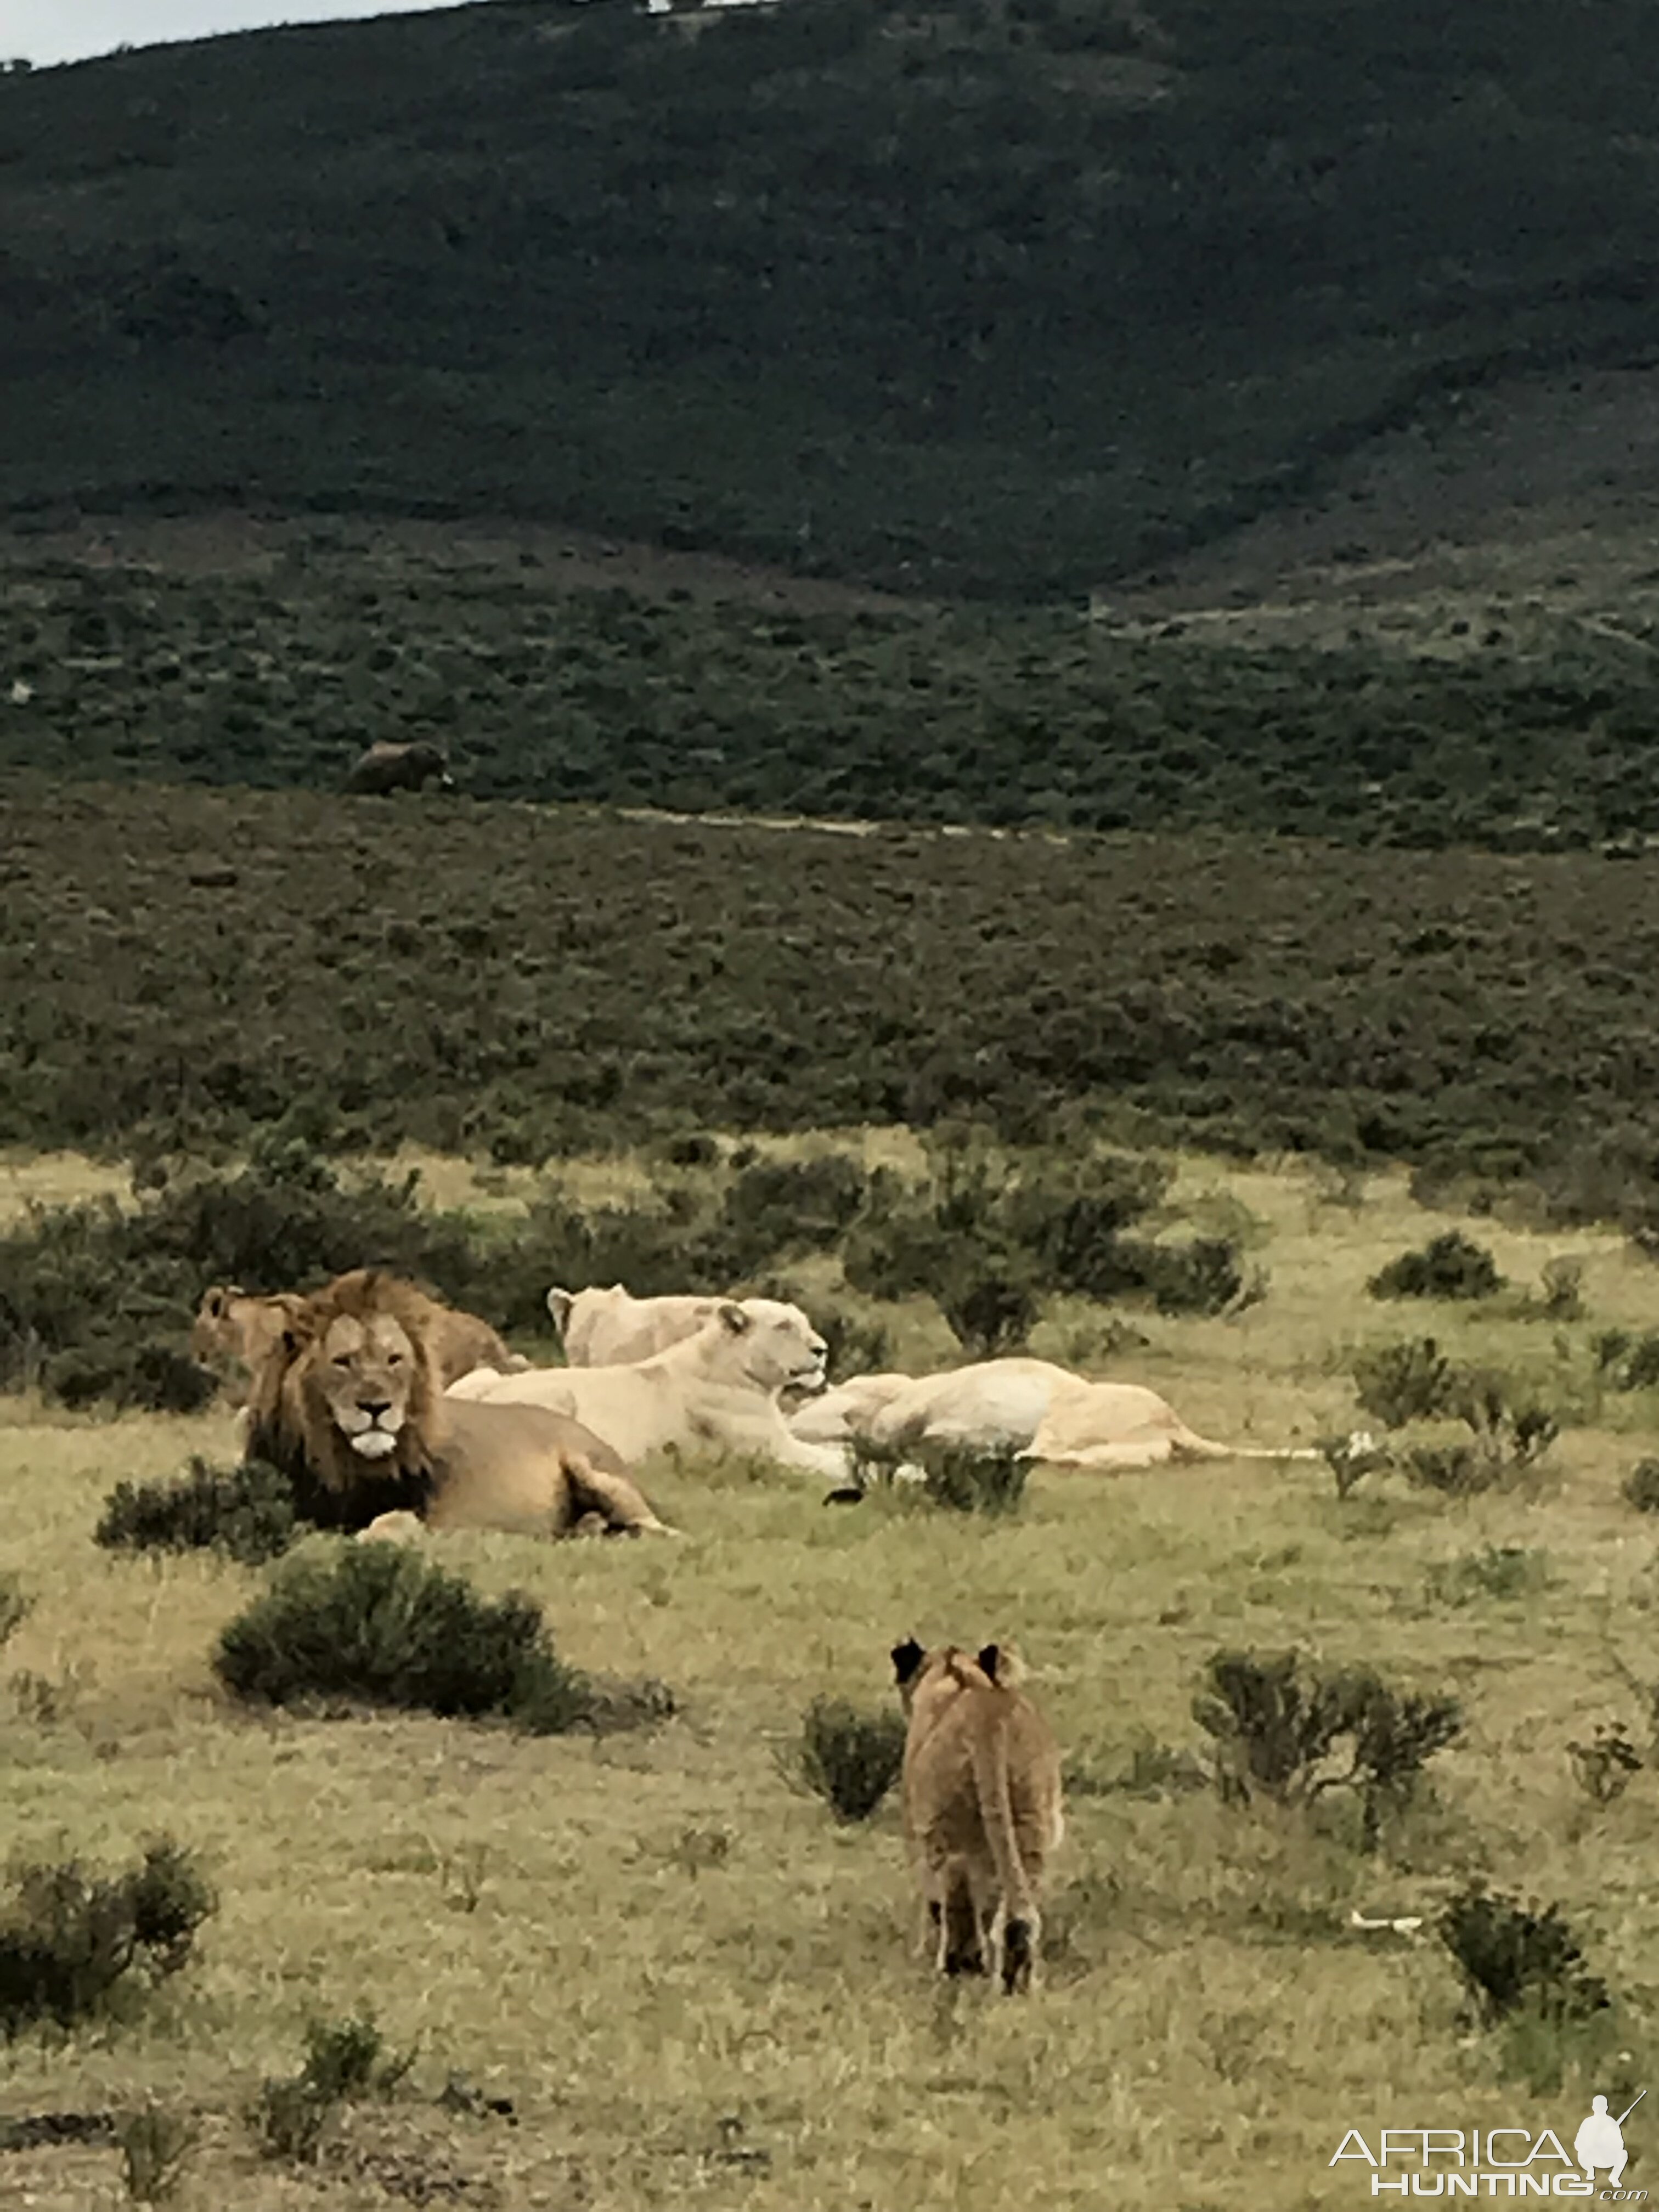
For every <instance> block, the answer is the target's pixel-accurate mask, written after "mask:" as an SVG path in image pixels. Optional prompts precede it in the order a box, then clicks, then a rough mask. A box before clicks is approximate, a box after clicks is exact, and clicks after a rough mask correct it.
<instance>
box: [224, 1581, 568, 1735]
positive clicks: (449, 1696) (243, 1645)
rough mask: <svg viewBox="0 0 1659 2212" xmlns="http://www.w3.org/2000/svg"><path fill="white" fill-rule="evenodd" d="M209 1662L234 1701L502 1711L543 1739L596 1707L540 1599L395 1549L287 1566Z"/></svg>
mask: <svg viewBox="0 0 1659 2212" xmlns="http://www.w3.org/2000/svg"><path fill="white" fill-rule="evenodd" d="M214 1666H215V1668H216V1672H217V1674H218V1675H219V1678H220V1680H222V1682H223V1683H224V1684H225V1686H227V1688H228V1689H229V1690H231V1691H232V1692H234V1694H235V1695H236V1696H237V1697H239V1698H244V1699H250V1700H254V1701H259V1702H263V1703H265V1704H270V1705H292V1704H294V1703H295V1702H296V1701H311V1700H318V1699H320V1700H323V1701H330V1700H348V1701H353V1702H359V1701H360V1702H362V1703H363V1704H366V1705H393V1706H404V1707H409V1708H412V1709H414V1710H416V1711H428V1712H434V1713H440V1714H444V1715H454V1716H459V1717H467V1718H475V1719H476V1718H477V1717H480V1716H482V1715H484V1714H500V1715H504V1716H507V1717H510V1718H512V1719H513V1721H514V1722H515V1723H517V1724H518V1725H519V1726H520V1727H523V1728H526V1729H529V1730H531V1731H532V1733H534V1734H537V1735H556V1734H559V1733H561V1732H562V1731H564V1730H566V1729H573V1728H578V1727H580V1726H582V1725H583V1724H584V1723H587V1722H588V1721H590V1720H591V1719H592V1716H593V1711H594V1700H593V1696H592V1691H591V1689H590V1687H589V1685H588V1684H587V1682H586V1680H584V1678H583V1677H582V1676H581V1675H580V1674H576V1673H575V1672H574V1670H573V1669H571V1668H568V1667H566V1666H565V1665H564V1664H563V1663H562V1662H561V1661H560V1660H559V1659H557V1658H556V1656H555V1655H554V1652H553V1648H552V1644H551V1643H550V1639H549V1637H548V1634H547V1630H546V1627H545V1626H544V1622H543V1620H542V1613H541V1607H539V1606H538V1604H537V1603H536V1602H535V1601H534V1600H533V1599H532V1598H528V1597H525V1596H523V1595H509V1596H507V1597H503V1598H499V1599H489V1598H484V1597H481V1596H480V1595H478V1593H477V1591H476V1590H475V1589H473V1588H472V1586H471V1583H467V1582H465V1581H463V1580H462V1579H461V1578H460V1577H459V1576H457V1575H452V1574H449V1573H447V1572H446V1571H445V1570H444V1569H443V1568H441V1567H440V1566H436V1565H434V1564H433V1563H432V1562H430V1561H429V1560H427V1559H422V1558H421V1557H420V1555H419V1554H418V1553H415V1552H412V1551H409V1550H407V1549H405V1548H404V1546H402V1545H400V1544H393V1543H381V1542H374V1543H354V1544H349V1545H346V1546H344V1547H330V1548H329V1550H328V1551H327V1552H322V1551H319V1552H318V1553H314V1554H312V1555H309V1556H307V1555H304V1554H301V1556H299V1557H297V1558H295V1559H291V1560H289V1562H288V1563H287V1565H285V1566H284V1567H283V1568H281V1569H279V1570H278V1572H277V1577H276V1580H275V1581H274V1582H273V1583H272V1584H271V1586H270V1589H268V1590H266V1591H265V1592H264V1595H262V1596H260V1597H258V1598H257V1599H256V1600H255V1601H254V1602H253V1603H252V1605H251V1606H249V1607H248V1608H247V1609H246V1612H244V1613H240V1614H239V1615H238V1616H237V1618H236V1619H235V1620H232V1621H231V1622H230V1623H229V1624H228V1626H227V1627H226V1628H225V1629H224V1631H223V1632H222V1635H221V1637H220V1638H219V1644H218V1649H217V1651H216V1655H215V1659H214Z"/></svg>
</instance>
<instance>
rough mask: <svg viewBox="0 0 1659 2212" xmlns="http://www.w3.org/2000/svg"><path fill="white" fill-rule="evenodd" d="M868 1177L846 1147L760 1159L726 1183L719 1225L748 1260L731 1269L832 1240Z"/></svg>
mask: <svg viewBox="0 0 1659 2212" xmlns="http://www.w3.org/2000/svg"><path fill="white" fill-rule="evenodd" d="M868 1185H869V1178H868V1176H866V1174H865V1171H864V1170H863V1168H862V1167H861V1166H860V1164H859V1163H858V1161H857V1160H855V1159H854V1158H851V1157H850V1155H848V1153H845V1152H824V1153H821V1154H820V1155H819V1156H818V1157H817V1158H815V1159H805V1160H760V1161H757V1163H756V1164H755V1165H754V1166H752V1167H749V1168H745V1169H744V1170H743V1171H742V1172H741V1173H740V1174H739V1175H738V1176H735V1177H734V1179H733V1180H732V1182H731V1183H730V1185H729V1186H728V1187H727V1189H726V1197H725V1201H724V1203H723V1205H722V1206H721V1209H720V1228H721V1230H722V1231H724V1233H725V1235H726V1237H728V1238H729V1239H730V1240H731V1243H732V1248H733V1249H734V1251H735V1252H736V1253H738V1254H739V1255H743V1257H744V1259H745V1260H746V1261H747V1262H748V1264H747V1265H746V1266H744V1265H740V1266H739V1267H737V1268H736V1269H735V1270H734V1273H736V1274H744V1273H748V1272H749V1270H750V1267H756V1266H760V1265H763V1264H764V1263H765V1262H767V1261H771V1260H785V1259H789V1258H791V1257H793V1255H796V1254H798V1253H802V1252H822V1251H825V1250H827V1249H829V1247H830V1246H831V1245H833V1244H835V1243H836V1241H837V1240H838V1239H839V1238H840V1237H841V1236H842V1232H843V1231H845V1230H846V1228H847V1225H848V1223H849V1222H850V1221H851V1220H852V1218H853V1217H854V1214H856V1213H857V1212H858V1210H859V1208H860V1206H861V1205H862V1204H863V1203H864V1198H865V1194H866V1189H867V1188H868Z"/></svg>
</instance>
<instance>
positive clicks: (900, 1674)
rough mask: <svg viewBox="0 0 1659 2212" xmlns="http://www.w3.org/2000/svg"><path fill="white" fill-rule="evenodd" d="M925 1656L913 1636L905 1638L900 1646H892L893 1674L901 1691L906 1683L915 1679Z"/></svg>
mask: <svg viewBox="0 0 1659 2212" xmlns="http://www.w3.org/2000/svg"><path fill="white" fill-rule="evenodd" d="M926 1657H927V1653H926V1651H924V1650H922V1648H921V1644H918V1643H917V1641H916V1639H915V1637H914V1636H907V1637H906V1638H905V1639H904V1641H903V1643H902V1644H895V1645H894V1646H893V1651H892V1659H893V1673H894V1674H895V1675H896V1677H897V1680H898V1684H899V1687H900V1688H901V1689H902V1688H903V1686H904V1685H905V1684H906V1683H907V1682H908V1681H911V1680H914V1679H915V1675H916V1674H917V1672H918V1670H919V1669H920V1668H921V1662H922V1661H923V1660H924V1659H925V1658H926Z"/></svg>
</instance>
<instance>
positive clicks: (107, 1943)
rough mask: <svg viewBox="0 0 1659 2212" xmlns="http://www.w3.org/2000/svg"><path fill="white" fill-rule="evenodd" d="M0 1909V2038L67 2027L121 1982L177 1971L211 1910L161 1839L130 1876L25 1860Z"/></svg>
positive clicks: (191, 1872) (200, 1881)
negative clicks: (43, 2024)
mask: <svg viewBox="0 0 1659 2212" xmlns="http://www.w3.org/2000/svg"><path fill="white" fill-rule="evenodd" d="M12 1887H13V1892H14V1894H13V1896H12V1898H11V1899H10V1900H9V1903H8V1904H7V1905H6V1906H5V1907H4V1908H3V1911H0V2034H3V2035H4V2036H6V2037H7V2038H11V2037H14V2036H16V2035H18V2034H20V2033H22V2031H23V2030H24V2029H25V2028H27V2027H33V2026H34V2025H35V2024H36V2023H37V2022H40V2021H52V2022H53V2023H55V2024H56V2025H57V2026H58V2027H74V2026H75V2025H76V2023H77V2022H78V2021H84V2020H88V2019H91V2018H93V2017H94V2016H95V2015H98V2014H100V2013H101V2012H102V2011H104V2010H105V2009H106V2008H107V2007H108V2005H109V2004H110V2003H111V2002H112V1999H113V1998H114V1996H115V1995H116V1992H117V1991H118V1990H120V1989H121V1988H123V1987H124V1986H126V1987H132V1986H135V1985H137V1986H143V1985H144V1984H154V1983H155V1982H156V1981H159V1980H161V1979H162V1978H165V1977H166V1976H167V1975H169V1974H175V1973H178V1972H179V1971H180V1969H181V1968H183V1967H184V1966H185V1965H187V1964H188V1962H189V1960H190V1955H191V1948H192V1947H193V1945H194V1942H195V1937H196V1931H197V1929H198V1928H199V1927H200V1925H201V1923H202V1922H203V1921H204V1920H205V1919H206V1918H207V1917H208V1915H209V1914H210V1912H212V1911H213V1910H214V1906H215V1900H214V1896H213V1893H212V1891H211V1890H210V1887H208V1884H207V1882H206V1881H204V1878H203V1876H202V1875H201V1874H200V1872H199V1871H198V1870H197V1867H196V1865H195V1863H194V1862H193V1861H192V1860H191V1857H189V1855H188V1853H186V1852H185V1851H183V1850H180V1849H179V1846H178V1845H177V1844H174V1843H173V1842H172V1841H170V1840H169V1839H167V1838H161V1840H159V1841H157V1842H155V1843H153V1844H149V1846H147V1848H146V1850H145V1851H144V1856H143V1860H142V1861H141V1863H139V1865H138V1866H137V1867H136V1868H134V1869H132V1870H131V1872H129V1873H127V1874H124V1875H108V1876H100V1875H94V1874H92V1873H89V1872H88V1869H86V1868H85V1867H84V1866H82V1863H80V1861H79V1860H78V1859H68V1860H64V1861H63V1862H61V1863H24V1864H22V1865H21V1866H19V1867H18V1868H17V1869H15V1872H14V1874H13V1875H12ZM129 1976H131V1977H132V1978H133V1979H132V1981H131V1982H129V1979H128V1978H129Z"/></svg>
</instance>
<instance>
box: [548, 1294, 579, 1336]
mask: <svg viewBox="0 0 1659 2212" xmlns="http://www.w3.org/2000/svg"><path fill="white" fill-rule="evenodd" d="M575 1303H576V1294H575V1292H574V1291H562V1290H561V1289H560V1288H559V1286H558V1285H557V1284H555V1285H554V1286H553V1288H552V1289H551V1290H550V1291H549V1292H548V1294H547V1310H548V1311H549V1313H550V1314H551V1315H552V1316H553V1326H554V1328H556V1329H557V1330H558V1332H559V1334H560V1335H561V1336H562V1335H563V1334H564V1333H565V1331H566V1329H567V1328H568V1327H569V1326H570V1309H571V1307H572V1306H574V1304H575Z"/></svg>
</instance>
